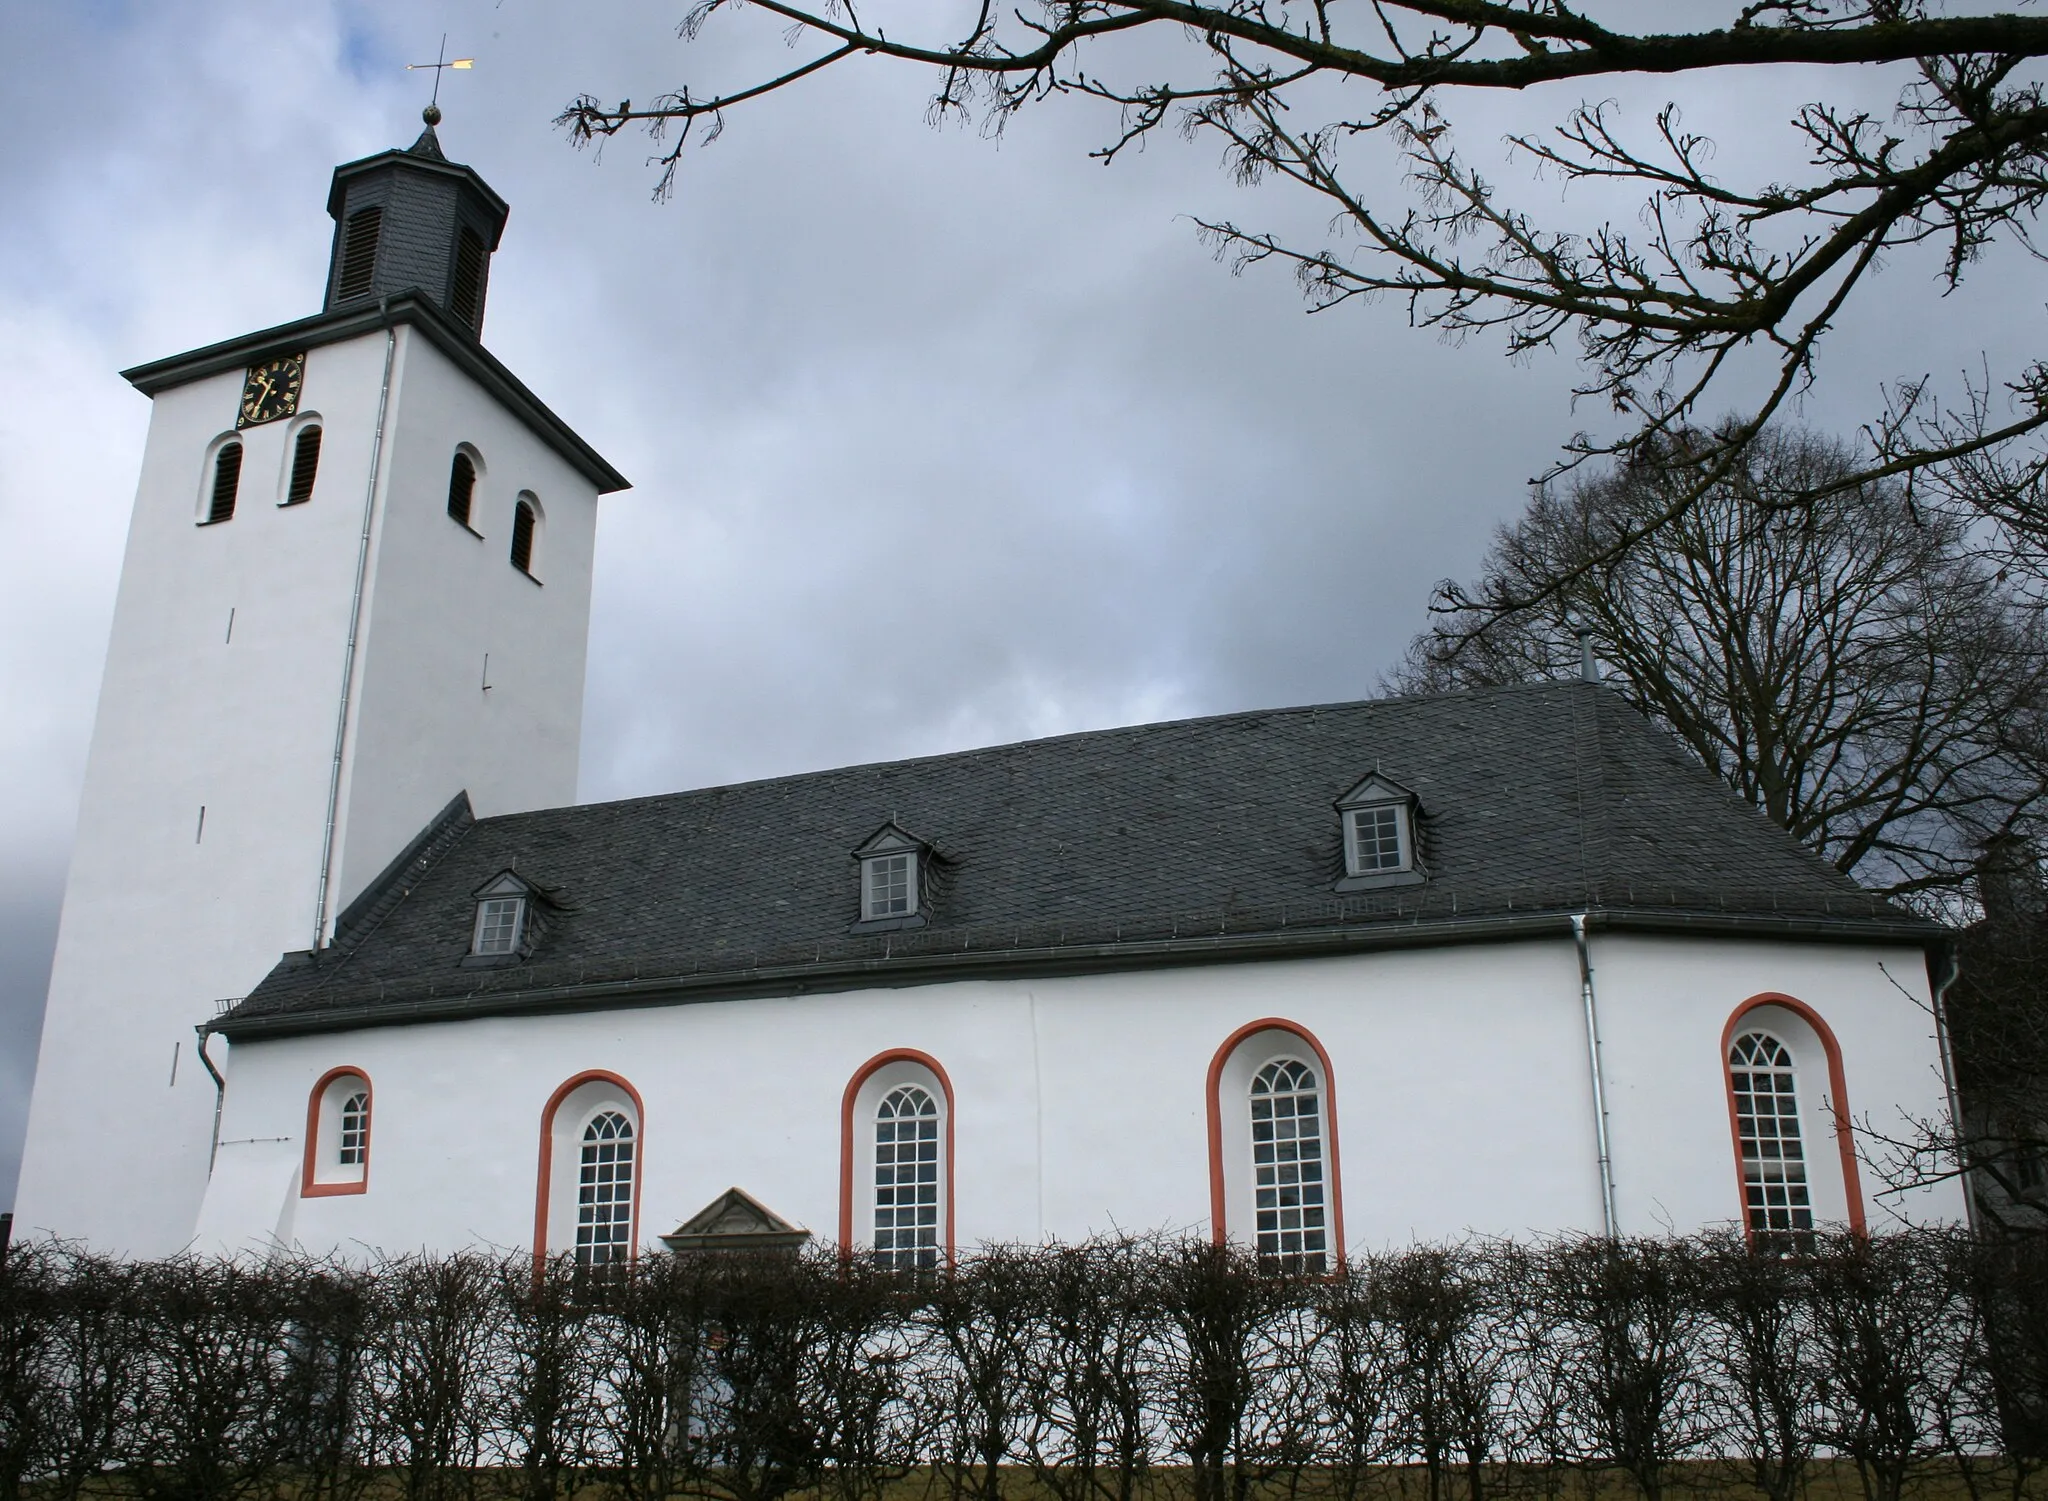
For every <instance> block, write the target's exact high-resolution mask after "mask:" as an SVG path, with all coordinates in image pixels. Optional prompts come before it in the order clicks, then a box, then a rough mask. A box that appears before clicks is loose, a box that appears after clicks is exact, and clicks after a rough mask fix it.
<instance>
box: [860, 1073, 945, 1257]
mask: <svg viewBox="0 0 2048 1501" xmlns="http://www.w3.org/2000/svg"><path fill="white" fill-rule="evenodd" d="M874 1188H875V1260H876V1261H877V1262H879V1263H880V1264H881V1265H883V1266H886V1267H899V1268H912V1267H929V1266H936V1265H938V1259H939V1107H938V1102H937V1101H936V1100H934V1099H933V1098H932V1096H931V1094H930V1092H929V1091H927V1090H924V1089H920V1088H919V1087H918V1086H917V1085H915V1084H905V1085H902V1086H901V1087H899V1088H896V1089H892V1090H890V1091H889V1093H888V1094H887V1095H886V1096H884V1097H883V1100H882V1103H881V1105H880V1106H879V1107H878V1108H877V1109H876V1111H875V1184H874Z"/></svg>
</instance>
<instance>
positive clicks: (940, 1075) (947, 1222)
mask: <svg viewBox="0 0 2048 1501" xmlns="http://www.w3.org/2000/svg"><path fill="white" fill-rule="evenodd" d="M892 1063H915V1064H917V1065H919V1066H920V1067H922V1068H927V1069H930V1070H931V1074H932V1077H933V1078H934V1079H937V1080H938V1081H939V1090H940V1092H941V1093H942V1094H944V1095H945V1097H946V1137H945V1142H946V1145H945V1152H946V1172H945V1184H946V1213H945V1217H944V1230H943V1236H944V1240H945V1255H946V1265H947V1266H949V1267H950V1266H951V1265H953V1204H954V1201H955V1200H956V1199H957V1198H958V1197H959V1195H958V1194H957V1193H956V1192H955V1189H956V1187H957V1186H958V1184H957V1179H956V1178H955V1176H954V1172H953V1079H952V1076H951V1075H950V1074H948V1073H947V1072H946V1067H945V1065H944V1064H942V1063H940V1062H939V1060H938V1059H936V1058H934V1057H933V1056H932V1055H931V1054H930V1053H920V1052H919V1051H918V1050H917V1049H916V1048H891V1049H889V1051H888V1052H886V1053H877V1054H875V1056H874V1057H872V1058H870V1059H869V1060H868V1061H867V1062H866V1063H863V1064H862V1065H861V1066H860V1067H859V1068H857V1069H855V1070H854V1073H853V1077H852V1078H851V1079H849V1080H847V1081H846V1093H845V1094H844V1095H842V1096H840V1100H839V1259H840V1260H841V1261H850V1260H852V1259H853V1194H854V1181H853V1160H854V1145H855V1143H854V1136H853V1131H854V1121H853V1108H854V1106H855V1105H856V1104H858V1103H859V1102H860V1091H861V1086H862V1085H863V1084H865V1083H867V1082H868V1080H869V1079H871V1078H873V1077H874V1075H875V1072H876V1070H878V1069H882V1068H886V1067H887V1066H888V1065H890V1064H892Z"/></svg>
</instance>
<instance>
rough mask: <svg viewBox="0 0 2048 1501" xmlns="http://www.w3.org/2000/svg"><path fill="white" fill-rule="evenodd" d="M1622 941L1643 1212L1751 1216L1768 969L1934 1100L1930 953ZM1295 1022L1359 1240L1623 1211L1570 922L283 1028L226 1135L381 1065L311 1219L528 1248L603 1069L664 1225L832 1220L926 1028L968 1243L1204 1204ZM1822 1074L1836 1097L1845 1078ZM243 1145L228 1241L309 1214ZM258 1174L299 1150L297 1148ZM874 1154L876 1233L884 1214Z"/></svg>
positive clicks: (1897, 1102)
mask: <svg viewBox="0 0 2048 1501" xmlns="http://www.w3.org/2000/svg"><path fill="white" fill-rule="evenodd" d="M1594 944H1595V949H1594V952H1595V962H1596V965H1598V966H1599V974H1598V980H1599V985H1600V1002H1601V1016H1602V1026H1603V1032H1604V1034H1605V1043H1606V1058H1607V1068H1608V1071H1609V1086H1610V1091H1611V1095H1612V1112H1611V1118H1612V1126H1613V1139H1614V1156H1615V1162H1616V1168H1617V1176H1618V1177H1619V1178H1620V1205H1621V1209H1622V1216H1623V1220H1622V1225H1623V1229H1624V1230H1626V1231H1630V1232H1638V1233H1657V1232H1659V1231H1663V1230H1676V1231H1690V1230H1696V1229H1700V1228H1704V1227H1707V1226H1710V1225H1716V1224H1720V1225H1727V1224H1733V1223H1735V1222H1736V1221H1737V1219H1738V1216H1739V1213H1740V1197H1739V1190H1738V1185H1737V1179H1736V1174H1735V1167H1734V1158H1733V1146H1732V1143H1731V1138H1730V1132H1729V1121H1728V1103H1727V1094H1726V1089H1725V1084H1724V1076H1723V1071H1722V1064H1721V1060H1720V1034H1721V1030H1722V1028H1723V1026H1724V1024H1725V1022H1726V1019H1727V1017H1728V1015H1729V1014H1730V1012H1731V1011H1732V1010H1733V1009H1734V1008H1735V1006H1736V1005H1737V1004H1738V1003H1740V1002H1741V1001H1742V1000H1744V999H1745V998H1747V997H1749V996H1752V995H1755V994H1757V993H1759V992H1761V991H1766V990H1775V991H1782V992H1786V993H1788V994H1793V995H1796V996H1802V997H1803V998H1804V999H1805V1000H1806V1002H1807V1003H1808V1004H1810V1005H1811V1006H1813V1007H1814V1008H1815V1009H1816V1010H1817V1011H1819V1012H1821V1013H1822V1014H1823V1015H1825V1016H1826V1018H1827V1020H1828V1021H1829V1023H1830V1025H1831V1026H1832V1027H1833V1029H1834V1031H1835V1033H1836V1035H1837V1036H1838V1038H1839V1039H1840V1041H1841V1045H1842V1049H1843V1052H1844V1055H1845V1057H1846V1058H1847V1059H1848V1085H1849V1091H1850V1095H1851V1100H1852V1105H1853V1106H1854V1108H1855V1109H1857V1110H1858V1111H1859V1112H1862V1111H1864V1110H1866V1109H1869V1110H1871V1111H1872V1113H1873V1114H1876V1113H1877V1112H1879V1111H1880V1110H1887V1109H1891V1108H1894V1107H1904V1108H1909V1109H1911V1108H1919V1106H1921V1105H1923V1104H1926V1103H1928V1102H1930V1101H1931V1100H1932V1099H1933V1098H1934V1096H1933V1095H1930V1090H1929V1077H1928V1073H1927V1070H1928V1069H1929V1067H1930V1066H1932V1064H1933V1062H1934V1055H1933V1051H1932V1044H1931V1042H1930V1041H1929V1039H1928V1037H1927V1028H1926V1026H1925V1019H1924V1017H1923V1016H1922V1015H1921V1014H1920V1013H1918V1012H1917V1011H1915V1010H1914V1009H1913V1008H1912V1007H1911V1006H1910V1005H1909V1004H1906V1003H1905V1002H1904V1000H1903V998H1897V992H1896V991H1893V990H1892V989H1891V987H1890V986H1889V984H1888V982H1887V981H1885V979H1884V976H1883V974H1882V973H1880V972H1879V970H1878V968H1877V962H1878V960H1879V959H1882V960H1883V961H1884V962H1885V964H1886V966H1887V967H1888V968H1889V969H1890V970H1891V971H1892V972H1893V973H1894V974H1901V975H1902V978H1906V979H1907V981H1908V983H1910V975H1911V972H1912V971H1911V966H1912V965H1913V964H1917V963H1918V956H1917V955H1916V954H1913V953H1911V952H1903V953H1881V952H1879V951H1875V950H1863V949H1850V948H1841V947H1818V946H1814V947H1804V946H1797V945H1780V944H1758V943H1748V942H1737V941H1730V940H1706V939H1699V940H1693V939H1681V938H1671V939H1648V938H1645V939H1633V938H1628V939H1624V938H1601V937H1599V936H1596V937H1595V940H1594ZM1902 972H1903V973H1902ZM1887 997H1893V998H1897V999H1898V1000H1899V1004H1893V1001H1892V1000H1891V999H1887ZM1268 1017H1280V1018H1285V1019H1286V1020H1288V1021H1291V1022H1293V1023H1296V1024H1298V1025H1299V1026H1300V1027H1302V1028H1304V1029H1306V1030H1307V1031H1309V1032H1310V1033H1312V1034H1313V1035H1314V1037H1315V1038H1316V1039H1317V1040H1318V1041H1319V1042H1320V1043H1321V1044H1322V1046H1323V1048H1324V1049H1325V1050H1326V1051H1327V1053H1328V1055H1329V1060H1330V1065H1331V1069H1332V1072H1333V1073H1334V1078H1335V1089H1334V1097H1335V1105H1336V1112H1337V1116H1338V1130H1339V1146H1340V1150H1341V1152H1342V1155H1343V1179H1342V1189H1343V1197H1344V1214H1345V1220H1346V1231H1347V1236H1348V1240H1349V1243H1350V1245H1352V1246H1354V1247H1375V1246H1387V1245H1400V1244H1405V1243H1408V1242H1410V1241H1414V1240H1434V1239H1446V1238H1452V1237H1456V1236H1459V1235H1462V1234H1466V1233H1472V1232H1476V1233H1481V1234H1530V1233H1545V1232H1552V1231H1559V1230H1574V1229H1575V1230H1582V1231H1592V1230H1597V1229H1598V1227H1599V1224H1600V1205H1599V1194H1598V1178H1597V1173H1596V1168H1595V1147H1594V1131H1593V1119H1592V1107H1591V1103H1590V1091H1589V1085H1588V1079H1587V1067H1586V1046H1585V1034H1584V1015H1583V1010H1582V1008H1581V1005H1580V999H1579V990H1578V972H1577V965H1576V958H1575V955H1574V952H1573V949H1572V946H1571V943H1570V941H1569V940H1568V939H1566V938H1559V939H1556V940H1545V941H1540V942H1528V943H1518V944H1504V945H1488V946H1465V947H1456V948H1443V949H1433V950H1407V951H1396V952H1389V953H1383V954H1378V955H1369V956H1358V957H1351V958H1341V959H1321V960H1301V961H1293V962H1287V963H1263V964H1238V965H1217V966H1208V967H1194V968H1182V969H1169V970H1157V971H1151V972H1146V973H1130V974H1117V975H1095V976H1073V977H1060V978H1049V979H1043V980H1029V981H1026V980H1011V981H985V982H980V981H978V982H962V983H956V984H946V985H933V986H923V987H915V988H906V989H898V990H875V991H867V992H860V993H853V994H841V995H821V996H812V997H796V998H788V999H767V1000H748V1001H733V1002H710V1003H699V1004H687V1005H675V1006H655V1007H645V1008H640V1009H633V1010H620V1011H609V1012H597V1013H580V1014H571V1015H555V1016H533V1017H523V1018H491V1019H480V1020H476V1021H470V1022H448V1023H433V1024H425V1025H419V1026H411V1027H389V1028H375V1029H365V1030H361V1031H355V1032H349V1033H340V1034H334V1035H327V1036H314V1037H301V1038H290V1039H279V1040H274V1041H266V1042H260V1043H250V1044H246V1045H244V1046H242V1047H241V1048H238V1049H237V1051H236V1054H235V1057H234V1060H233V1069H232V1073H231V1078H230V1088H229V1092H228V1103H227V1114H226V1119H225V1122H224V1127H223V1137H224V1143H226V1142H235V1141H248V1142H250V1143H251V1144H252V1146H253V1145H256V1144H259V1143H260V1142H261V1140H262V1139H263V1138H267V1137H273V1136H280V1135H288V1136H293V1137H296V1136H298V1135H299V1134H300V1133H301V1132H302V1131H303V1121H304V1116H305V1109H306V1101H307V1092H308V1091H309V1090H310V1089H311V1088H312V1087H313V1085H314V1083H315V1081H316V1080H317V1079H318V1078H319V1077H320V1076H321V1075H322V1074H324V1073H326V1072H327V1071H328V1070H329V1069H331V1068H333V1067H336V1066H339V1065H342V1064H347V1065H349V1066H352V1067H356V1068H360V1069H362V1070H363V1071H364V1072H365V1073H366V1074H367V1075H368V1076H369V1077H371V1079H372V1080H373V1081H374V1084H375V1087H376V1105H377V1109H376V1123H375V1127H374V1140H375V1148H374V1155H373V1161H372V1164H371V1169H370V1177H371V1182H370V1188H369V1191H368V1192H367V1193H364V1194H361V1195H357V1196H353V1197H347V1198H341V1197H335V1198H324V1199H302V1200H300V1201H299V1202H298V1204H297V1206H296V1208H295V1210H293V1211H292V1221H291V1222H292V1224H293V1227H294V1232H293V1233H294V1235H295V1237H296V1238H297V1239H298V1240H299V1241H300V1242H301V1243H303V1244H304V1245H306V1246H307V1247H309V1248H311V1249H317V1250H328V1249H336V1248H342V1249H346V1248H349V1247H352V1246H353V1247H375V1248H381V1249H384V1250H389V1251H399V1250H405V1249H410V1248H414V1247H418V1246H422V1245H425V1246H434V1247H442V1248H446V1247H452V1246H458V1245H470V1244H485V1245H493V1246H498V1247H504V1248H508V1249H509V1248H513V1247H522V1246H526V1245H528V1244H530V1242H531V1239H532V1224H533V1215H534V1210H535V1187H536V1183H535V1179H536V1146H537V1142H538V1133H539V1131H540V1119H541V1112H542V1109H543V1107H544V1105H545V1103H546V1101H547V1100H548V1099H549V1097H550V1095H551V1094H552V1093H553V1092H554V1091H555V1090H557V1089H558V1088H559V1087H560V1086H561V1085H562V1084H563V1083H564V1081H565V1080H567V1079H569V1078H571V1077H572V1076H574V1075H576V1074H579V1073H581V1072H583V1071H586V1070H604V1071H608V1072H611V1073H615V1074H617V1075H618V1076H619V1077H620V1078H622V1079H624V1080H626V1081H628V1082H629V1083H630V1084H631V1085H632V1086H633V1087H634V1089H635V1090H636V1091H637V1093H638V1095H639V1096H640V1098H641V1100H642V1101H644V1110H645V1115H644V1129H643V1133H642V1153H643V1156H642V1171H643V1174H644V1176H643V1179H642V1188H641V1206H642V1207H641V1221H640V1233H641V1241H642V1243H643V1244H652V1243H653V1241H654V1238H655V1237H656V1236H657V1235H658V1234H659V1233H660V1232H661V1231H663V1230H665V1229H668V1228H670V1227H672V1226H673V1225H674V1224H675V1223H678V1222H680V1221H681V1220H682V1219H683V1218H685V1217H686V1216H688V1215H689V1214H691V1213H693V1212H695V1211H696V1210H697V1209H698V1208H700V1207H701V1206H702V1205H703V1204H705V1203H707V1202H709V1201H710V1200H711V1199H712V1198H713V1197H714V1196H716V1195H717V1194H718V1193H719V1192H721V1191H723V1190H724V1189H725V1188H727V1187H729V1186H735V1185H736V1186H738V1187H741V1188H744V1189H746V1190H747V1191H748V1192H750V1193H752V1194H754V1195H755V1196H756V1197H757V1198H759V1199H761V1200H762V1201H763V1202H765V1203H766V1204H768V1205H769V1207H771V1208H772V1209H774V1210H776V1211H777V1212H778V1213H780V1214H782V1215H784V1216H786V1217H788V1218H790V1219H793V1220H795V1221H797V1222H799V1223H802V1224H805V1225H807V1226H808V1227H809V1228H810V1229H811V1230H812V1231H813V1232H815V1233H816V1234H817V1235H818V1236H820V1237H821V1238H825V1239H832V1238H835V1237H836V1236H837V1233H838V1222H839V1216H840V1191H839V1176H840V1171H841V1151H842V1140H841V1119H840V1111H841V1105H842V1100H843V1096H844V1094H845V1091H846V1088H847V1085H848V1083H849V1081H850V1080H852V1079H853V1078H854V1077H855V1075H856V1073H857V1071H858V1070H860V1069H861V1068H862V1066H863V1065H864V1064H866V1063H867V1062H869V1061H870V1060H872V1059H873V1058H875V1057H876V1055H878V1054H880V1053H883V1052H885V1051H888V1050H892V1049H914V1050H916V1051H917V1052H919V1053H922V1054H926V1055H929V1057H930V1058H931V1059H933V1060H935V1061H936V1062H937V1063H938V1064H939V1065H940V1066H941V1067H942V1068H943V1069H944V1071H945V1074H946V1076H947V1078H948V1080H949V1081H950V1083H951V1085H952V1091H953V1096H954V1119H953V1126H954V1132H953V1141H954V1153H955V1156H954V1160H953V1162H952V1163H951V1164H950V1175H951V1178H952V1183H953V1189H954V1194H955V1200H954V1203H955V1219H956V1224H957V1237H958V1240H959V1243H960V1244H961V1245H962V1246H966V1245H971V1244H973V1243H975V1242H977V1241H983V1240H1025V1241H1033V1240H1038V1239H1040V1238H1043V1237H1045V1236H1064V1237H1074V1236H1080V1235H1084V1234H1088V1233H1093V1232H1103V1231H1109V1230H1112V1229H1117V1228H1121V1229H1125V1230H1150V1229H1167V1230H1190V1229H1201V1228H1204V1227H1206V1226H1207V1225H1208V1223H1209V1206H1210V1173H1211V1167H1210V1161H1209V1151H1208V1141H1207V1129H1206V1115H1207V1100H1206V1081H1207V1076H1208V1071H1209V1068H1210V1064H1211V1061H1212V1059H1213V1058H1214V1056H1215V1054H1216V1052H1217V1049H1218V1048H1219V1047H1220V1046H1221V1045H1222V1044H1223V1043H1224V1041H1225V1040H1226V1039H1227V1038H1229V1037H1230V1036H1231V1034H1232V1033H1234V1032H1236V1031H1238V1030H1239V1029H1240V1028H1242V1027H1244V1026H1245V1025H1246V1024H1248V1023H1251V1022H1255V1021H1258V1020H1261V1019H1263V1018H1268ZM1932 1087H1933V1089H1934V1090H1935V1091H1936V1092H1937V1093H1938V1089H1939V1081H1938V1077H1937V1078H1935V1079H1934V1081H1933V1086H1932ZM1802 1098H1803V1101H1804V1102H1806V1104H1807V1114H1808V1116H1809V1117H1811V1116H1812V1115H1813V1113H1814V1105H1813V1099H1814V1097H1813V1096H1812V1095H1811V1094H1810V1093H1807V1094H1804V1095H1803V1096H1802ZM856 1126H857V1128H865V1129H872V1127H871V1125H870V1124H869V1123H867V1122H866V1121H864V1120H859V1119H857V1120H856ZM1232 1134H1234V1132H1233V1133H1232ZM1224 1146H1225V1150H1226V1151H1227V1152H1234V1151H1245V1152H1247V1153H1248V1148H1247V1147H1245V1146H1244V1144H1243V1143H1241V1142H1234V1141H1229V1140H1226V1141H1225V1143H1224ZM238 1152H239V1149H238V1148H237V1147H235V1146H231V1145H226V1144H224V1145H223V1148H222V1152H221V1167H220V1170H219V1171H218V1172H217V1174H216V1191H215V1192H214V1194H212V1195H211V1196H210V1197H209V1201H208V1207H207V1213H206V1216H205V1218H204V1222H203V1226H202V1228H203V1231H204V1232H205V1236H206V1240H207V1243H208V1244H212V1245H251V1244H261V1243H263V1242H264V1241H265V1240H266V1239H267V1238H268V1237H269V1236H270V1235H272V1234H273V1233H274V1231H273V1227H274V1226H275V1225H276V1224H278V1223H279V1222H280V1220H281V1218H282V1217H283V1215H284V1214H285V1212H286V1211H285V1207H284V1206H281V1205H278V1204H275V1203H272V1204H269V1205H267V1206H265V1207H264V1208H262V1209H261V1210H256V1209H252V1208H250V1207H248V1206H249V1204H250V1201H251V1198H252V1190H251V1189H250V1187H249V1182H248V1179H247V1178H246V1177H245V1176H244V1174H243V1171H242V1166H241V1159H240V1157H239V1155H238ZM861 1155H862V1158H863V1159H865V1156H866V1154H865V1152H863V1153H862V1154H861ZM253 1170H254V1171H255V1172H256V1174H257V1176H258V1177H261V1178H264V1179H266V1180H268V1179H269V1177H270V1169H269V1167H268V1166H264V1165H257V1166H255V1167H254V1169H253ZM859 1176H860V1175H857V1177H856V1184H855V1188H856V1206H857V1212H856V1213H855V1215H854V1216H853V1218H854V1220H855V1234H854V1238H855V1239H857V1240H859V1239H865V1238H866V1234H867V1226H868V1225H869V1224H870V1223H871V1221H869V1220H868V1218H867V1215H866V1212H865V1209H864V1207H861V1206H864V1204H865V1195H864V1194H861V1192H860V1190H861V1188H862V1187H863V1186H864V1185H863V1184H862V1183H861V1182H860V1181H859ZM1873 1186H1874V1185H1871V1184H1869V1183H1866V1193H1868V1192H1869V1191H1870V1189H1871V1188H1872V1187H1873ZM238 1206H239V1207H238ZM1823 1207H1824V1208H1825V1206H1823ZM1960 1207H1961V1206H1960V1201H1959V1199H1958V1198H1957V1197H1956V1196H1955V1195H1954V1194H1953V1193H1946V1194H1942V1193H1937V1194H1933V1195H1930V1196H1928V1197H1927V1198H1926V1199H1925V1200H1924V1202H1923V1204H1922V1208H1923V1210H1924V1214H1923V1217H1927V1218H1935V1219H1953V1218H1955V1217H1957V1216H1958V1215H1959V1214H1960ZM1872 1222H1873V1224H1876V1223H1878V1222H1879V1217H1878V1216H1877V1215H1876V1214H1875V1213H1873V1215H1872ZM1232 1228H1233V1233H1235V1231H1236V1228H1237V1227H1236V1225H1235V1224H1234V1223H1233V1227H1232Z"/></svg>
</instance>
